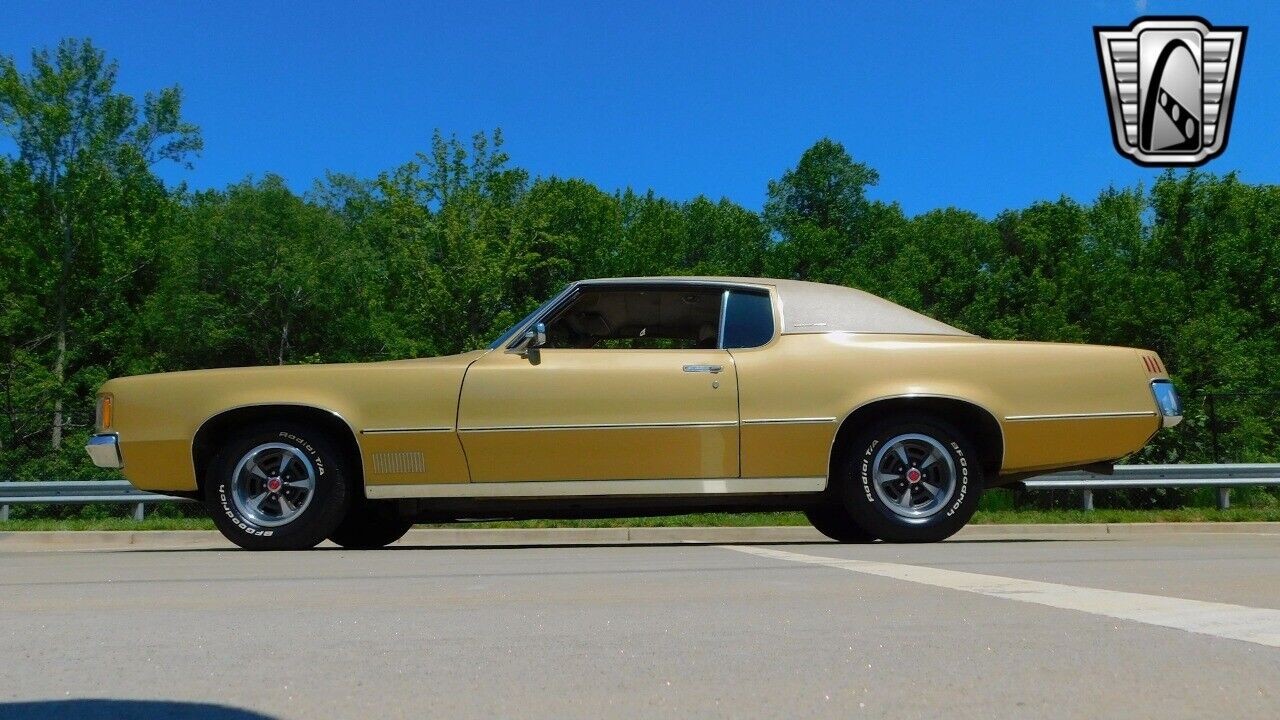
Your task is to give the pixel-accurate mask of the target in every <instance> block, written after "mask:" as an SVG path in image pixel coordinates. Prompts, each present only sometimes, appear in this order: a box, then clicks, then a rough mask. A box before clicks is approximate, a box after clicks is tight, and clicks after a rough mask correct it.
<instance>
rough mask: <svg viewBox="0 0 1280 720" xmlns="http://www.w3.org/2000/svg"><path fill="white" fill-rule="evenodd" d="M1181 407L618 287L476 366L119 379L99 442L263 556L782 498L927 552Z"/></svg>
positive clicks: (832, 303) (1128, 449)
mask: <svg viewBox="0 0 1280 720" xmlns="http://www.w3.org/2000/svg"><path fill="white" fill-rule="evenodd" d="M1180 419H1181V408H1180V403H1179V400H1178V396H1177V392H1176V391H1175V389H1174V388H1173V385H1172V383H1171V382H1170V380H1169V377H1168V374H1167V372H1166V370H1165V367H1164V365H1163V363H1162V361H1161V360H1160V358H1159V356H1157V355H1156V354H1155V353H1153V352H1150V351H1147V350H1138V349H1133V348H1119V347H1102V346H1091V345H1079V344H1059V343H1039V342H1012V341H992V340H985V339H983V338H979V337H975V336H973V335H970V334H968V333H965V332H963V331H961V330H958V329H956V328H953V327H951V326H949V325H946V324H944V323H941V322H938V321H936V320H933V319H930V318H928V317H926V316H924V315H920V314H919V313H916V312H913V311H911V310H908V309H906V308H903V307H900V306H898V305H895V304H893V303H891V302H889V301H887V300H883V299H881V298H878V297H875V296H873V295H870V294H867V293H864V292H861V291H858V290H853V289H850V288H845V287H837V286H830V285H821V284H816V283H808V282H801V281H794V280H770V279H760V278H727V277H726V278H721V277H669V278H610V279H601V280H584V281H580V282H575V283H573V284H571V285H569V286H568V287H567V288H565V289H564V290H563V291H562V292H561V293H559V294H558V295H556V296H555V297H554V298H552V299H550V300H548V301H547V302H546V303H544V304H543V305H542V306H541V307H539V308H538V309H537V310H535V311H534V312H532V313H531V314H530V315H529V316H528V317H526V318H525V319H524V320H522V321H521V322H519V323H517V324H516V325H515V326H513V327H512V328H510V329H509V330H508V331H507V332H505V333H503V334H502V335H501V336H500V337H498V338H497V339H496V340H494V342H493V343H492V344H491V345H489V347H488V348H486V349H482V350H475V351H472V352H467V353H463V354H460V355H452V356H448V357H439V358H423V359H414V360H398V361H389V362H377V363H351V364H333V365H295V366H279V367H254V368H228V369H215V370H198V371H188V372H174V373H160V374H154V375H142V376H136V377H126V378H117V379H113V380H111V381H109V382H107V383H106V384H105V385H104V386H103V387H102V389H101V391H100V394H99V398H98V418H97V429H96V434H95V435H94V436H93V437H92V438H91V439H90V441H89V445H88V448H87V450H88V452H89V454H90V455H91V456H92V457H93V460H94V462H95V463H96V464H98V465H100V466H104V467H118V468H121V469H122V470H123V472H124V475H125V477H127V478H128V479H129V481H130V482H131V483H133V484H134V485H135V486H137V487H138V488H141V489H143V490H150V491H155V492H163V493H168V494H174V495H183V496H187V497H191V498H194V499H199V500H201V501H203V502H204V504H205V505H206V507H207V508H208V510H209V512H210V514H211V515H212V517H213V518H214V520H215V522H216V523H217V525H218V527H219V529H220V530H221V531H222V532H223V533H224V534H225V535H226V536H227V537H228V538H229V539H231V540H232V541H233V542H235V543H236V544H238V545H240V546H241V547H245V548H250V549H300V548H308V547H312V546H314V545H316V544H318V543H320V542H321V541H323V540H325V539H330V540H332V541H333V542H335V543H337V544H339V545H342V546H345V547H351V548H374V547H381V546H383V545H386V544H388V543H391V542H394V541H395V540H397V539H398V538H400V537H401V536H403V535H404V533H405V532H407V530H408V529H409V527H411V526H412V524H413V523H415V522H451V521H460V520H471V519H493V518H535V517H545V518H578V517H609V516H634V515H651V514H674V513H684V512H691V511H702V510H716V511H754V510H762V509H770V510H802V511H804V512H805V513H806V514H807V516H808V517H809V519H810V520H811V521H812V523H813V524H814V526H815V527H817V528H818V529H819V530H820V531H822V532H823V533H825V534H826V535H828V536H829V537H831V538H833V539H836V540H839V541H842V542H856V541H868V540H874V539H880V540H885V541H891V542H923V541H937V540H942V539H944V538H946V537H948V536H950V535H952V534H953V533H955V532H956V531H957V530H959V529H960V528H961V527H963V526H964V524H965V523H966V522H968V520H969V518H970V517H971V516H972V515H973V512H974V510H975V509H976V507H977V502H978V497H979V496H980V495H981V493H982V491H983V490H984V489H985V488H990V487H997V486H1000V485H1005V484H1009V483H1013V482H1016V481H1017V480H1019V479H1021V478H1024V477H1027V476H1029V475H1034V474H1039V473H1043V472H1049V471H1054V470H1061V469H1069V468H1085V467H1089V468H1105V467H1107V466H1109V464H1110V463H1113V462H1115V461H1116V460H1118V459H1119V458H1122V457H1123V456H1125V455H1128V454H1130V453H1132V452H1134V451H1136V450H1138V449H1140V448H1142V447H1143V445H1145V444H1146V443H1147V441H1148V440H1150V438H1151V437H1152V436H1153V435H1154V434H1155V433H1156V432H1157V431H1158V430H1159V429H1160V428H1161V427H1162V426H1166V427H1167V426H1171V425H1174V424H1177V422H1179V420H1180Z"/></svg>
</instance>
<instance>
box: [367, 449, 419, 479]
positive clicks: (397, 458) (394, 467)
mask: <svg viewBox="0 0 1280 720" xmlns="http://www.w3.org/2000/svg"><path fill="white" fill-rule="evenodd" d="M373 471H374V472H375V473H378V474H380V475H395V474H401V473H422V472H426V471H427V463H426V461H425V460H424V459H423V457H422V453H420V452H384V453H374V454H373Z"/></svg>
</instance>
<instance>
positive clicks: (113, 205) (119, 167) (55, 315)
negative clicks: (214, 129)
mask: <svg viewBox="0 0 1280 720" xmlns="http://www.w3.org/2000/svg"><path fill="white" fill-rule="evenodd" d="M116 75H117V66H116V64H115V63H114V62H110V61H108V60H107V59H106V56H105V54H104V53H103V52H102V51H100V50H98V49H97V48H96V47H94V46H93V44H92V43H91V42H90V41H88V40H74V39H71V40H64V41H63V42H62V43H61V44H60V45H59V46H58V47H57V48H56V49H54V50H52V51H49V50H40V51H37V52H35V53H33V54H32V56H31V70H30V72H28V73H25V74H24V73H22V72H21V71H20V70H19V69H18V66H17V63H16V62H15V61H14V59H13V58H11V57H0V125H3V127H4V129H5V130H6V131H8V132H9V134H11V135H12V137H13V138H14V140H15V142H16V144H17V147H18V158H17V162H18V163H19V164H20V165H21V166H23V167H24V168H25V169H26V170H27V171H28V172H30V173H31V175H32V176H33V178H34V181H35V183H36V188H37V192H38V196H39V201H38V203H37V209H36V218H37V219H38V223H39V228H38V232H37V233H36V236H37V237H38V238H39V243H38V244H37V245H35V247H34V251H35V255H36V257H37V258H38V259H39V263H37V266H36V268H37V270H38V271H39V274H38V275H37V276H36V277H34V278H31V279H30V280H29V282H30V285H29V286H28V287H32V288H34V292H35V294H36V295H38V296H39V297H40V305H41V306H42V307H45V308H49V312H50V314H51V316H52V317H50V318H48V320H47V324H46V325H45V326H44V327H43V328H42V329H43V330H44V331H45V332H46V333H47V335H48V341H49V342H52V343H53V350H52V352H51V353H49V355H50V359H49V367H50V373H51V378H50V380H51V382H52V386H53V387H52V394H53V421H52V430H51V434H50V440H51V445H52V447H53V448H54V449H55V450H57V449H58V448H60V447H61V445H62V438H63V425H64V417H63V413H64V402H65V401H66V399H67V392H66V387H65V385H66V381H67V378H68V370H69V360H71V359H73V358H74V357H75V352H74V350H75V349H74V348H73V347H72V344H73V343H74V342H75V340H76V338H75V337H73V335H72V330H73V323H72V319H73V318H72V315H73V314H78V315H80V316H82V317H83V316H86V315H89V316H93V315H96V314H98V313H102V312H103V310H105V308H104V303H103V302H102V301H103V299H104V296H106V295H109V294H111V293H118V292H120V285H121V284H122V283H124V282H127V281H129V280H130V279H133V278H134V276H135V275H136V274H137V273H138V272H139V271H140V270H141V269H142V268H143V267H144V265H145V264H146V259H145V251H144V252H143V254H142V256H139V255H138V254H137V251H138V250H139V249H140V248H138V247H137V243H136V242H134V241H136V239H137V235H136V234H134V233H131V232H129V231H128V230H124V231H123V232H119V230H121V228H120V227H118V226H114V227H113V226H112V223H125V224H129V223H134V222H135V221H136V223H137V224H140V225H148V224H149V223H151V222H152V221H153V219H154V214H152V215H143V216H141V217H139V216H132V217H131V216H129V215H120V214H118V213H117V212H115V211H119V210H122V209H123V208H124V207H128V206H135V205H136V203H143V204H147V203H154V202H159V201H161V200H160V199H159V198H160V197H161V196H163V189H162V187H161V186H159V184H158V183H157V182H156V181H155V180H154V178H153V177H152V176H151V174H150V170H149V168H150V167H151V166H152V165H154V164H155V163H157V162H159V161H162V160H171V161H178V162H185V161H186V160H187V159H188V158H189V157H190V156H191V155H193V154H194V153H196V152H198V151H199V150H200V148H201V140H200V135H199V131H198V129H197V128H196V127H195V126H194V125H192V124H190V123H188V122H186V121H184V120H183V119H182V116H181V104H182V95H181V92H180V90H179V89H178V88H177V87H171V88H167V89H164V90H161V91H159V92H157V93H148V94H147V95H146V96H145V98H144V100H143V101H142V102H141V103H138V102H137V101H136V100H135V99H134V98H132V97H130V96H128V95H125V94H122V93H118V92H116V90H115V84H116ZM143 196H146V197H143ZM98 320H99V321H102V320H105V315H104V316H102V317H99V318H98ZM26 344H27V345H29V344H30V342H28V343H26ZM41 345H43V342H42V341H41V342H36V343H35V346H37V347H39V346H41Z"/></svg>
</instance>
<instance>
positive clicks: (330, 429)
mask: <svg viewBox="0 0 1280 720" xmlns="http://www.w3.org/2000/svg"><path fill="white" fill-rule="evenodd" d="M271 420H275V421H285V422H293V423H297V424H299V425H304V426H307V427H313V428H316V429H317V430H319V431H320V432H322V433H324V434H325V436H326V437H327V438H329V439H330V440H331V441H332V442H333V443H334V445H335V446H336V449H337V451H338V452H339V453H341V454H342V456H343V459H345V460H346V461H347V463H346V467H344V468H343V470H344V471H345V472H346V473H347V475H348V477H347V480H348V481H349V482H351V483H352V487H359V488H363V487H364V457H363V455H362V454H361V451H360V443H359V441H358V440H357V439H356V432H355V428H353V427H352V426H351V423H350V422H348V421H347V419H346V418H345V417H343V416H342V415H341V414H339V413H338V412H337V411H335V410H330V409H329V408H324V407H319V406H315V405H305V404H301V403H279V402H276V403H260V404H253V405H240V406H237V407H234V408H228V409H226V410H222V411H220V412H218V413H215V414H214V415H211V416H210V417H208V418H206V419H205V420H204V422H202V423H201V424H200V427H199V428H198V429H197V430H196V432H195V435H193V436H192V440H191V462H192V465H193V467H194V469H195V475H196V488H197V493H200V492H203V490H204V476H205V470H206V469H207V468H208V466H209V463H210V462H212V460H213V458H214V456H215V455H216V454H217V452H218V447H219V445H220V444H221V443H223V442H226V441H227V440H228V439H229V438H230V437H231V436H232V435H233V434H234V433H235V432H237V431H238V430H240V429H242V428H244V427H247V426H250V425H254V424H257V423H262V422H267V421H271ZM361 493H362V494H363V490H361Z"/></svg>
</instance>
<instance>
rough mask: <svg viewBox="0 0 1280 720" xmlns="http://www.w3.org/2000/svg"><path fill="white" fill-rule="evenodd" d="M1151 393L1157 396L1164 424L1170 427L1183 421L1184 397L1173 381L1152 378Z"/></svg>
mask: <svg viewBox="0 0 1280 720" xmlns="http://www.w3.org/2000/svg"><path fill="white" fill-rule="evenodd" d="M1151 394H1152V395H1153V396H1155V399H1156V409H1157V410H1158V411H1159V412H1160V424H1161V425H1162V426H1164V427H1167V428H1168V427H1173V426H1174V425H1177V424H1178V423H1180V422H1182V398H1180V397H1178V389H1177V388H1175V387H1174V386H1173V383H1172V382H1171V381H1169V380H1163V379H1160V380H1152V381H1151Z"/></svg>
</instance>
